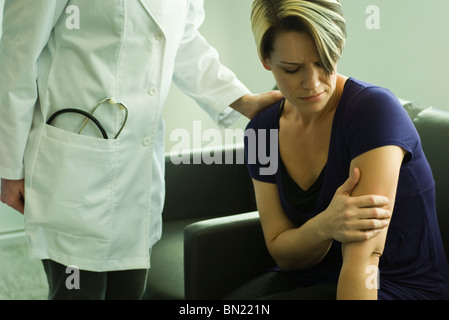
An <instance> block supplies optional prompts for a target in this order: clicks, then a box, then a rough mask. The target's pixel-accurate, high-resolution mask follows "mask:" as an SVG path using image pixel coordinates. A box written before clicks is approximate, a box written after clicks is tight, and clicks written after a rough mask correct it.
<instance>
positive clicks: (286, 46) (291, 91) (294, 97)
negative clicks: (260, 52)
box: [262, 31, 337, 113]
mask: <svg viewBox="0 0 449 320" xmlns="http://www.w3.org/2000/svg"><path fill="white" fill-rule="evenodd" d="M262 63H263V65H264V67H265V68H266V69H267V70H270V71H272V72H273V75H274V78H275V79H276V83H277V85H278V87H279V90H280V91H281V92H282V94H283V95H284V97H285V99H286V100H287V101H289V102H290V103H291V104H292V105H293V106H295V107H297V108H299V110H300V111H301V112H306V113H316V112H320V111H322V110H323V109H324V108H325V107H326V106H327V104H328V102H329V100H330V98H331V97H332V95H333V93H334V91H335V87H336V82H337V73H336V70H335V71H334V73H332V74H330V75H327V74H326V72H325V71H324V69H323V68H322V66H321V63H320V59H319V56H318V52H317V50H316V46H315V43H314V41H313V39H312V38H311V37H310V36H309V35H308V34H307V33H305V32H297V31H290V32H282V33H279V34H277V35H276V37H275V41H274V43H273V51H272V52H271V54H270V57H269V58H268V59H266V60H265V61H262Z"/></svg>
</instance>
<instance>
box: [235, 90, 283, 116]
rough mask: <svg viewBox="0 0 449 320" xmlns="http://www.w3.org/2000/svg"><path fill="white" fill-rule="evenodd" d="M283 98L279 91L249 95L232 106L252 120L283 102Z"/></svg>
mask: <svg viewBox="0 0 449 320" xmlns="http://www.w3.org/2000/svg"><path fill="white" fill-rule="evenodd" d="M282 97H283V96H282V94H281V92H280V91H277V90H273V91H269V92H265V93H260V94H247V95H245V96H243V97H241V98H240V99H238V100H236V101H234V102H233V103H232V104H231V105H230V106H231V108H233V109H234V110H236V111H238V112H240V113H241V114H243V115H244V116H245V117H247V118H248V119H252V118H253V117H254V116H255V115H256V114H258V113H259V112H260V111H262V110H264V109H265V108H267V107H269V106H271V105H273V104H275V103H276V102H278V101H279V100H281V99H282Z"/></svg>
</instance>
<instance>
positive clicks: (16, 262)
mask: <svg viewBox="0 0 449 320" xmlns="http://www.w3.org/2000/svg"><path fill="white" fill-rule="evenodd" d="M47 290H48V285H47V280H46V278H45V274H44V270H43V267H42V264H41V261H40V260H30V259H29V258H28V247H27V245H26V244H20V245H12V246H8V247H0V300H46V299H47Z"/></svg>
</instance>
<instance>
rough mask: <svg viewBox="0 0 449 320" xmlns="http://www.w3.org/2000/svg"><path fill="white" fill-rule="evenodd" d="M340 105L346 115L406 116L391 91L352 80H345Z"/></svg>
mask: <svg viewBox="0 0 449 320" xmlns="http://www.w3.org/2000/svg"><path fill="white" fill-rule="evenodd" d="M342 105H344V109H345V110H346V112H345V113H347V115H351V114H360V113H362V114H365V115H370V116H373V115H376V114H378V116H387V115H388V114H390V115H393V114H396V115H401V116H406V115H407V112H406V111H405V110H404V108H403V107H402V104H401V102H400V101H399V99H398V98H397V97H396V95H395V94H394V93H393V92H392V91H391V90H389V89H387V88H385V87H382V86H379V85H374V84H371V83H368V82H364V81H361V80H357V79H354V78H349V79H348V80H347V83H346V85H345V89H344V92H343V96H342Z"/></svg>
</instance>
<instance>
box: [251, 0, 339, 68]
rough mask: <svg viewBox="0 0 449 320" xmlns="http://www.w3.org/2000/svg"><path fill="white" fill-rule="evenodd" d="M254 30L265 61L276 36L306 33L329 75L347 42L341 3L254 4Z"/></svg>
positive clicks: (272, 0) (262, 0)
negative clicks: (292, 32) (282, 33)
mask: <svg viewBox="0 0 449 320" xmlns="http://www.w3.org/2000/svg"><path fill="white" fill-rule="evenodd" d="M251 28H252V31H253V35H254V40H255V41H256V45H257V50H258V53H259V56H260V58H261V59H262V60H266V59H267V58H269V57H270V53H271V51H272V50H273V43H274V40H275V36H276V34H277V33H279V32H286V31H298V32H307V33H308V34H309V35H310V36H311V37H312V38H313V40H314V42H315V45H316V48H317V51H318V55H319V58H320V62H321V64H322V66H323V68H324V70H325V71H326V73H328V74H331V73H333V72H334V70H335V66H336V64H337V62H338V60H339V59H340V57H341V54H342V52H343V48H344V45H345V41H346V22H345V19H344V17H343V12H342V6H341V3H340V0H254V1H253V4H252V11H251Z"/></svg>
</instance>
